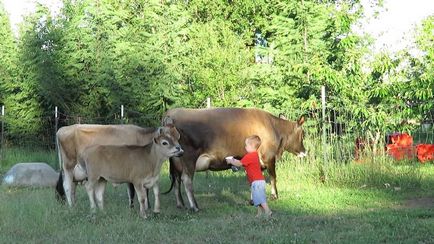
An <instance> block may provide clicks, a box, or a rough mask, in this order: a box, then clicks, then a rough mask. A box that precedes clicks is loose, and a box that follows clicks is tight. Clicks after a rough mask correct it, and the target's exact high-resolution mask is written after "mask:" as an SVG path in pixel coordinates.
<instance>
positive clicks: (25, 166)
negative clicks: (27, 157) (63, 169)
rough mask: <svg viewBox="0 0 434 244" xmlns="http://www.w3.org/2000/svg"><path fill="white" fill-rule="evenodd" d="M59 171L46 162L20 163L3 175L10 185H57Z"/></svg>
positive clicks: (6, 182) (5, 181) (4, 183)
mask: <svg viewBox="0 0 434 244" xmlns="http://www.w3.org/2000/svg"><path fill="white" fill-rule="evenodd" d="M58 178H59V173H58V172H56V171H55V170H54V169H53V168H52V167H51V166H49V165H48V164H46V163H18V164H15V165H14V166H13V167H12V168H11V169H10V170H9V171H8V172H7V173H6V174H5V176H4V177H3V185H8V186H33V187H46V186H53V187H54V186H56V183H57V179H58Z"/></svg>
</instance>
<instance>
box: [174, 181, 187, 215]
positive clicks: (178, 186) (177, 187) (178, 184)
mask: <svg viewBox="0 0 434 244" xmlns="http://www.w3.org/2000/svg"><path fill="white" fill-rule="evenodd" d="M173 180H174V181H175V197H176V207H177V208H183V207H184V206H185V205H184V200H183V199H182V195H181V176H180V175H176V176H175V179H173Z"/></svg>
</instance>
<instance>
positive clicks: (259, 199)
mask: <svg viewBox="0 0 434 244" xmlns="http://www.w3.org/2000/svg"><path fill="white" fill-rule="evenodd" d="M250 188H251V190H252V200H253V205H254V206H255V207H257V206H259V205H261V204H262V203H266V202H267V198H266V195H265V180H255V181H253V182H252V185H251V186H250Z"/></svg>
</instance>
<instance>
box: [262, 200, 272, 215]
mask: <svg viewBox="0 0 434 244" xmlns="http://www.w3.org/2000/svg"><path fill="white" fill-rule="evenodd" d="M260 206H261V208H262V209H263V210H264V213H265V214H266V215H268V216H270V215H271V213H272V212H271V209H270V208H269V207H268V204H267V203H266V202H264V203H261V205H260Z"/></svg>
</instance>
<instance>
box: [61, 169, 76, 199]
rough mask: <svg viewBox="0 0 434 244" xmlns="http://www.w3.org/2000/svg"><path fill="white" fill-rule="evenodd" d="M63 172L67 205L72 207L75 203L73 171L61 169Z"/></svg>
mask: <svg viewBox="0 0 434 244" xmlns="http://www.w3.org/2000/svg"><path fill="white" fill-rule="evenodd" d="M63 172H64V179H63V188H64V189H65V195H66V199H67V200H68V205H69V206H70V207H72V206H73V205H74V204H75V183H74V182H73V171H72V170H70V169H63Z"/></svg>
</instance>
